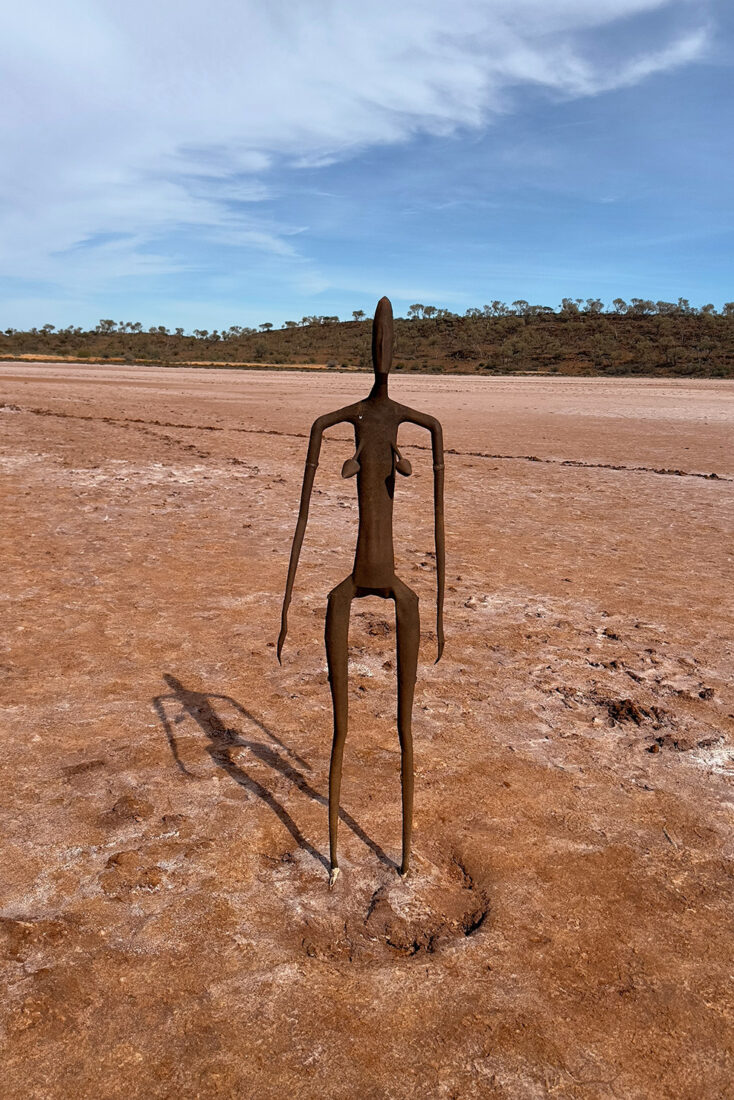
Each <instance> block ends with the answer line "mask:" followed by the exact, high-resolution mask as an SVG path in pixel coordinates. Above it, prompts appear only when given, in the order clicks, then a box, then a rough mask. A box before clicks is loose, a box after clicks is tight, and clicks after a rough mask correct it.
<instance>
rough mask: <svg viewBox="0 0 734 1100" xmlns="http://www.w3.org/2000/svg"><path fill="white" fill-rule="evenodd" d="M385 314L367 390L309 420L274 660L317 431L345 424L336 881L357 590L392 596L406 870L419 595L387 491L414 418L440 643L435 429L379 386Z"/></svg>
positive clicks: (332, 669)
mask: <svg viewBox="0 0 734 1100" xmlns="http://www.w3.org/2000/svg"><path fill="white" fill-rule="evenodd" d="M392 349H393V318H392V306H391V304H390V301H389V299H388V298H381V299H380V301H379V302H378V304H377V310H376V311H375V319H374V323H373V326H372V364H373V367H374V371H375V383H374V385H373V387H372V390H371V391H370V393H369V395H368V396H367V397H366V398H365V399H364V400H363V401H358V402H356V404H354V405H347V406H346V407H345V408H343V409H337V410H336V411H335V412H331V413H326V414H325V415H324V416H320V417H319V418H318V419H317V420H315V421H314V423H313V425H312V427H311V436H310V440H309V445H308V455H307V458H306V469H305V471H304V475H303V489H302V491H301V506H300V510H299V513H298V522H297V524H296V531H295V535H294V537H293V545H292V547H291V556H290V563H289V566H288V580H287V582H286V588H285V596H284V599H283V613H282V618H281V627H280V636H279V638H278V660H280V659H281V653H282V651H283V643H284V642H285V637H286V633H287V630H288V607H289V605H290V602H291V596H292V594H293V583H294V580H295V576H296V569H297V568H298V559H299V557H300V553H301V546H302V544H303V536H304V533H305V530H306V522H307V520H308V508H309V503H310V500H311V491H312V489H313V483H314V477H315V474H316V467H317V466H318V459H319V451H320V449H321V439H322V436H323V433H324V431H325V430H326V429H327V428H331V427H333V426H334V425H335V424H342V423H347V424H352V425H353V427H354V438H355V452H354V455H353V457H352V458H349V459H347V461H346V462H345V463H344V466H343V468H342V477H345V478H347V477H354V475H355V474H356V475H357V499H358V501H359V532H358V535H357V550H356V554H355V558H354V568H353V569H352V572H351V573H350V574H349V576H348V577H346V578H345V580H343V581H342V582H341V584H338V585H337V586H336V588H335V589H333V591H332V592H330V593H329V602H328V609H327V613H326V656H327V661H328V665H329V683H330V685H331V698H332V705H333V709H334V742H333V745H332V750H331V767H330V771H329V847H330V860H331V871H330V876H329V883H330V885H331V886H333V885H334V883H335V882H336V878H337V876H338V874H339V865H338V859H337V825H338V820H339V791H340V787H341V775H342V758H343V755H344V743H345V741H346V736H347V723H348V685H347V675H348V671H347V663H348V652H347V651H348V635H349V613H350V609H351V605H352V600H353V599H361V598H362V597H363V596H380V597H382V599H386V600H387V599H390V600H393V601H394V603H395V624H396V634H397V674H398V736H399V738H400V752H401V768H400V775H401V785H402V798H403V852H402V860H401V863H400V874H401V875H403V876H405V875H407V873H408V865H409V862H410V841H411V834H412V826H413V737H412V732H411V717H412V711H413V695H414V692H415V681H416V670H417V664H418V645H419V642H420V619H419V616H418V597H417V595H416V594H415V592H413V590H412V589H411V588H409V587H408V585H407V584H405V583H404V582H403V581H401V580H400V578H399V577H397V576H396V575H395V554H394V547H393V525H392V520H393V497H394V495H395V474H396V472H397V473H399V474H402V475H403V476H404V477H409V476H410V474H411V472H412V471H411V466H410V463H409V462H408V460H407V458H404V457H403V456H402V455H401V453H400V451H399V450H398V428H399V427H400V425H401V424H404V423H409V424H417V425H419V427H421V428H426V429H427V430H428V431H429V432H430V433H431V440H432V445H433V470H434V513H435V532H436V638H437V645H438V655H437V657H436V661H439V660H440V659H441V654H442V653H443V645H444V635H443V597H444V577H445V564H444V561H445V551H444V513H443V483H444V462H443V434H442V431H441V425H440V424H439V422H438V420H436V418H435V417H434V416H429V415H428V414H427V413H422V412H416V410H415V409H410V408H408V407H407V406H406V405H399V404H398V403H397V402H396V401H393V400H392V399H391V398H390V397H389V396H388V392H387V383H388V376H389V374H390V367H391V366H392Z"/></svg>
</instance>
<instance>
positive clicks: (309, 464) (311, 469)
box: [277, 409, 348, 662]
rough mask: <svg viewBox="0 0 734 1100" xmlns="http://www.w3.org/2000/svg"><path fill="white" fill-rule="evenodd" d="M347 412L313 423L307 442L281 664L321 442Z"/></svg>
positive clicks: (285, 601)
mask: <svg viewBox="0 0 734 1100" xmlns="http://www.w3.org/2000/svg"><path fill="white" fill-rule="evenodd" d="M345 412H346V410H345V409H339V410H338V411H337V412H333V413H326V415H325V416H320V417H318V419H317V420H314V422H313V424H312V426H311V435H310V437H309V441H308V454H307V455H306V467H305V469H304V471H303V487H302V489H301V506H300V508H299V510H298V521H297V523H296V531H295V534H294V536H293V545H292V546H291V557H290V561H289V563H288V579H287V581H286V584H285V595H284V597H283V611H282V613H281V617H280V634H279V635H278V650H277V652H278V661H279V662H280V657H281V653H282V652H283V643H284V642H285V638H286V634H287V633H288V608H289V607H290V602H291V596H292V595H293V583H294V581H295V579H296V570H297V569H298V559H299V558H300V556H301V546H302V545H303V536H304V534H305V533H306V523H307V521H308V507H309V504H310V503H311V491H312V490H313V483H314V478H315V476H316V467H317V466H318V464H319V452H320V451H321V439H322V437H323V434H324V431H325V430H326V428H331V427H332V426H333V425H334V424H339V423H341V422H342V421H343V420H346V419H348V417H347V416H345Z"/></svg>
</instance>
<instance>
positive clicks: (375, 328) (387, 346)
mask: <svg viewBox="0 0 734 1100" xmlns="http://www.w3.org/2000/svg"><path fill="white" fill-rule="evenodd" d="M392 344H393V334H392V304H391V302H390V299H389V298H380V300H379V302H378V303H377V309H376V310H375V319H374V321H373V322H372V366H373V368H374V371H375V378H378V377H379V376H380V375H387V374H389V373H390V368H391V366H392Z"/></svg>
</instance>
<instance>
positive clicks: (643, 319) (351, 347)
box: [0, 300, 734, 378]
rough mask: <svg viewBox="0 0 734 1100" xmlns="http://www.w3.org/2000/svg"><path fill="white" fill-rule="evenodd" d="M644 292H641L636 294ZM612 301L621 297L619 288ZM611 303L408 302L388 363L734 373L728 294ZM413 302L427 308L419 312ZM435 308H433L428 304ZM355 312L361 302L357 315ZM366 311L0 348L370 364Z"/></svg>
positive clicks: (164, 360)
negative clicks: (695, 303)
mask: <svg viewBox="0 0 734 1100" xmlns="http://www.w3.org/2000/svg"><path fill="white" fill-rule="evenodd" d="M633 301H635V302H639V300H633ZM618 302H619V300H618ZM623 305H624V303H620V305H619V307H618V308H616V309H615V310H614V311H613V312H610V311H604V310H603V309H601V308H598V307H600V306H601V303H600V302H599V303H597V302H595V301H593V302H592V306H591V307H587V308H581V307H580V306H578V305H570V304H568V300H566V303H565V304H564V306H563V307H561V308H559V309H558V310H557V311H553V310H550V309H546V308H545V307H533V306H529V305H528V304H527V303H514V305H513V308H511V309H510V308H508V307H506V306H504V305H503V304H502V303H497V302H495V303H493V305H492V306H485V307H484V309H482V310H480V309H474V310H468V311H467V313H466V315H464V316H458V315H456V314H452V313H449V312H448V311H447V310H431V308H430V307H419V306H415V307H412V310H413V311H414V312H413V316H412V317H409V318H396V319H395V357H394V369H396V370H399V371H416V372H421V373H426V372H428V373H461V374H472V373H482V374H518V373H533V374H535V373H545V374H570V375H587V376H588V375H625V374H636V375H681V376H691V375H693V376H701V377H718V378H727V377H734V304H733V303H729V304H727V305H726V306H724V308H723V309H722V311H721V312H720V313H717V312H716V311H715V310H714V308H713V306H704V307H703V308H702V309H700V310H698V309H695V308H693V307H691V306H689V305H688V303H686V302H684V300H681V302H680V303H679V304H678V305H673V304H671V303H664V302H658V303H652V302H642V303H641V305H639V304H638V305H632V306H625V307H624V309H622V306H623ZM420 310H425V313H423V314H421V313H420V312H418V311H420ZM431 314H435V316H433V315H431ZM357 316H359V314H358V315H357ZM370 326H371V321H370V320H369V319H357V320H352V321H341V322H340V321H339V320H338V318H333V317H307V318H304V319H303V321H302V322H301V323H298V324H297V323H295V322H287V323H286V325H285V326H284V327H283V328H280V329H273V328H272V327H271V326H267V325H265V326H262V330H261V331H257V330H254V329H248V328H242V327H238V326H233V327H232V328H230V329H228V330H226V331H224V332H216V331H214V332H208V331H206V330H199V329H196V330H194V332H193V334H187V333H185V332H184V330H183V329H177V330H175V331H174V332H170V331H168V330H167V329H166V328H164V327H163V326H156V327H153V328H151V329H149V330H148V331H143V329H142V326H141V325H139V324H132V323H129V322H128V323H120V324H117V323H115V322H113V321H100V323H99V324H98V325H97V326H96V328H95V329H94V330H92V331H83V330H82V329H79V328H73V327H70V328H67V329H60V330H56V329H55V328H54V327H53V326H51V325H44V326H43V327H42V328H40V329H31V330H30V331H28V332H20V331H16V330H14V329H6V330H5V332H4V333H3V332H0V358H5V359H12V358H18V357H20V356H52V357H56V356H58V357H64V358H73V359H93V360H112V361H115V360H118V361H122V362H126V363H135V362H154V363H160V364H164V365H170V366H182V365H185V364H200V365H227V364H229V365H232V366H245V365H263V366H264V365H267V364H270V363H278V364H292V365H299V364H302V365H306V364H313V365H320V366H324V367H327V368H331V369H351V370H368V369H370Z"/></svg>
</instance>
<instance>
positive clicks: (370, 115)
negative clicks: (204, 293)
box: [0, 0, 708, 289]
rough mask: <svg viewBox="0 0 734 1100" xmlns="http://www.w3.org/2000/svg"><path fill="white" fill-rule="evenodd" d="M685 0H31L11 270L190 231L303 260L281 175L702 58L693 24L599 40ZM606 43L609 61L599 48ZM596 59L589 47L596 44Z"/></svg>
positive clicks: (8, 159)
mask: <svg viewBox="0 0 734 1100" xmlns="http://www.w3.org/2000/svg"><path fill="white" fill-rule="evenodd" d="M676 6H677V7H680V4H678V5H676V4H674V3H673V2H672V0H595V2H594V3H593V4H592V3H589V2H588V0H554V2H553V3H548V0H511V2H510V0H403V2H402V3H399V4H396V3H394V0H367V2H366V3H365V2H363V3H359V4H358V3H355V2H353V0H342V2H341V3H338V2H334V0H332V2H328V0H298V3H293V2H292V0H267V2H265V0H239V2H234V0H209V2H208V3H207V4H204V3H202V2H201V0H155V2H154V3H153V4H151V3H149V2H148V3H144V2H142V0H127V2H126V3H124V4H121V3H119V2H114V3H113V2H112V0H67V2H66V3H64V4H60V3H59V2H58V0H26V2H25V3H23V4H16V5H7V6H6V11H5V14H4V15H3V17H2V27H1V28H0V33H1V34H2V40H3V42H4V54H5V65H4V69H3V74H2V76H1V77H0V101H2V102H3V104H4V108H3V110H2V112H1V113H0V143H1V146H2V153H1V155H0V164H1V167H0V202H1V207H0V274H2V275H5V276H15V277H21V278H24V279H34V280H50V281H57V282H58V283H59V284H63V285H64V286H66V287H67V288H68V287H71V288H77V289H78V288H79V287H82V286H84V285H86V284H91V283H93V284H94V285H99V283H100V281H101V280H104V279H105V278H112V277H116V276H120V275H124V276H131V275H132V276H134V275H138V274H145V273H148V274H150V273H158V274H165V273H168V272H171V271H175V270H180V269H181V268H182V267H185V265H186V260H185V259H182V257H181V254H180V252H179V253H176V254H174V251H173V250H172V249H171V248H170V247H167V246H166V244H165V242H166V240H169V239H170V238H172V237H173V236H174V235H176V234H179V235H180V234H182V233H188V234H190V235H195V236H196V237H197V239H200V240H203V239H206V240H209V241H212V242H215V243H227V244H229V245H235V246H240V247H243V248H249V249H255V250H259V251H262V252H266V253H271V254H273V255H275V256H278V255H280V256H286V257H289V258H295V257H296V256H297V252H296V249H295V246H294V235H295V234H296V233H297V232H298V230H299V229H300V228H301V227H299V226H297V225H282V224H272V223H270V222H268V220H267V219H266V218H265V217H264V215H263V214H262V213H261V212H260V210H259V208H258V204H260V203H262V202H263V201H264V200H266V199H268V197H270V196H271V195H272V194H273V193H275V192H276V191H277V189H278V188H279V187H280V186H281V183H282V180H283V178H284V175H283V174H284V173H286V174H287V173H295V172H297V171H298V169H299V167H304V166H317V165H327V164H330V163H333V162H335V161H339V160H341V159H344V158H347V157H349V156H352V155H354V153H355V152H356V151H358V150H360V149H363V148H366V147H370V146H373V145H375V144H381V143H390V142H400V141H405V140H408V139H410V138H411V137H412V136H414V135H416V134H419V133H431V134H447V133H451V132H453V131H455V130H456V129H457V128H462V127H481V126H483V125H486V124H487V123H488V121H490V120H491V117H492V115H493V113H496V112H499V111H506V110H508V109H510V106H511V102H512V99H511V97H512V94H513V90H514V89H516V88H517V87H519V86H522V85H527V84H534V85H537V86H541V87H544V88H546V89H548V91H549V92H551V93H553V94H554V95H557V96H558V95H560V96H568V97H579V96H588V95H595V94H598V93H600V92H605V91H609V90H613V89H614V88H618V87H627V86H630V85H633V84H636V83H639V82H641V81H643V80H644V79H646V78H647V77H649V76H650V75H652V74H654V73H659V72H663V71H667V70H669V69H672V68H675V67H676V66H679V65H682V64H686V63H689V62H691V61H695V60H696V59H698V58H701V57H702V56H703V55H704V54H705V51H706V48H707V41H708V32H707V30H706V28H705V27H702V26H697V27H694V28H693V29H689V30H687V31H685V32H682V33H680V34H679V35H678V36H677V37H672V38H671V39H670V40H669V41H665V42H663V43H660V42H659V41H654V42H653V41H651V42H648V43H647V44H643V46H642V48H638V49H637V50H635V51H634V53H623V54H622V55H618V54H615V53H614V51H613V50H611V49H608V50H605V49H602V50H600V48H599V44H600V36H602V37H603V36H604V34H605V32H606V30H607V28H608V27H609V26H610V25H611V24H613V23H615V22H617V21H619V20H624V19H633V18H634V17H637V16H644V15H646V14H649V13H651V12H654V11H655V10H656V9H661V8H666V7H671V8H672V7H676ZM600 57H601V58H602V60H600V59H599V58H600ZM592 58H593V59H592Z"/></svg>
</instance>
